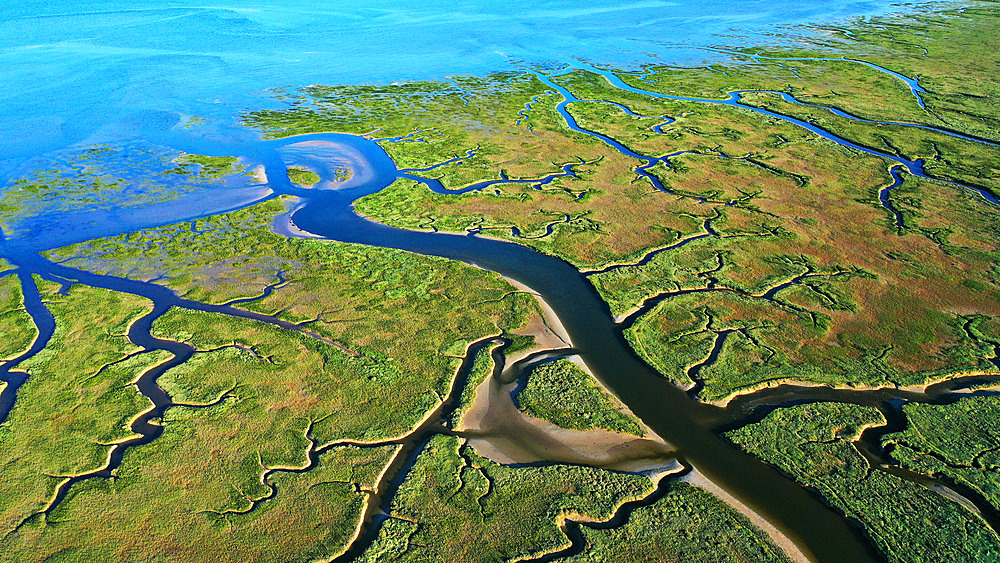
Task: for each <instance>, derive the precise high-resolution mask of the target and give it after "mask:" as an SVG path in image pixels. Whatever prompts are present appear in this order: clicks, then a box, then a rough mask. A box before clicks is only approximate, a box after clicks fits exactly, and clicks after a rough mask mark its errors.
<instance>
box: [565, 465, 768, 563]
mask: <svg viewBox="0 0 1000 563" xmlns="http://www.w3.org/2000/svg"><path fill="white" fill-rule="evenodd" d="M668 487H669V489H668V490H667V492H666V494H665V495H664V496H663V498H661V499H659V500H657V501H656V502H655V503H654V504H652V505H651V506H645V507H642V508H638V509H636V510H635V511H633V512H632V514H631V515H630V516H629V519H628V522H626V523H625V524H623V525H622V526H619V527H617V528H611V529H607V530H601V529H593V528H589V527H587V526H582V527H581V531H582V532H583V538H584V541H585V542H586V547H585V548H584V551H583V552H582V553H580V554H579V555H575V556H572V557H567V558H565V559H562V561H572V562H575V563H582V562H588V563H597V562H612V561H702V562H706V563H707V562H716V561H733V562H736V561H787V558H786V557H785V555H784V554H783V553H782V552H781V550H780V549H779V548H778V547H776V546H775V545H774V544H772V543H771V541H770V539H769V538H768V537H767V535H766V534H764V533H763V532H761V531H760V530H759V529H757V528H755V527H754V526H753V525H752V524H751V523H750V522H749V521H748V520H747V519H746V518H744V517H743V516H742V515H740V514H739V513H738V512H736V511H735V510H733V509H732V508H730V507H729V506H727V505H726V503H724V502H722V501H721V500H719V499H718V498H716V497H715V496H713V495H712V494H711V493H708V492H706V491H704V490H702V489H699V488H697V487H694V486H692V485H688V484H687V483H684V482H674V483H671V484H669V485H668Z"/></svg>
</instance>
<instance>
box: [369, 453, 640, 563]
mask: <svg viewBox="0 0 1000 563" xmlns="http://www.w3.org/2000/svg"><path fill="white" fill-rule="evenodd" d="M652 491H653V482H652V480H651V479H650V478H649V477H647V476H644V475H634V474H628V473H615V472H611V471H604V470H600V469H593V468H588V467H576V466H562V465H553V466H545V467H521V468H511V467H506V466H503V465H500V464H497V463H494V462H492V461H490V460H488V459H486V458H483V457H481V456H479V455H478V454H476V452H475V451H474V450H473V449H471V448H470V447H469V446H467V445H464V444H463V443H462V442H461V441H460V439H459V438H456V437H453V436H435V437H434V438H432V439H431V441H430V442H429V443H428V444H427V446H426V448H425V449H424V451H423V452H421V454H420V456H419V457H418V458H417V461H416V464H415V465H414V467H413V469H412V470H411V471H410V472H409V473H408V474H407V477H406V480H404V481H403V483H402V485H401V486H400V489H399V492H398V494H397V496H396V498H395V499H394V501H393V503H392V506H391V507H390V510H389V518H388V519H387V520H386V521H385V523H384V524H383V525H382V529H381V530H380V532H379V535H378V538H377V539H376V540H375V542H374V543H373V544H372V546H371V547H370V548H369V549H368V550H367V551H366V552H365V554H364V555H363V556H362V558H361V561H365V562H372V561H428V560H443V561H507V560H511V559H516V558H524V557H528V556H531V555H537V554H541V553H545V552H549V551H555V550H557V549H560V548H562V547H564V546H565V545H568V543H569V540H568V539H567V538H566V536H565V535H564V534H563V533H562V531H560V529H559V527H558V525H557V521H558V519H559V518H560V517H570V518H593V519H597V520H604V519H608V518H610V517H611V516H612V514H614V512H615V510H616V508H617V507H618V505H619V504H621V503H623V502H625V501H628V500H633V499H637V498H642V497H644V496H646V495H648V494H650V493H651V492H652Z"/></svg>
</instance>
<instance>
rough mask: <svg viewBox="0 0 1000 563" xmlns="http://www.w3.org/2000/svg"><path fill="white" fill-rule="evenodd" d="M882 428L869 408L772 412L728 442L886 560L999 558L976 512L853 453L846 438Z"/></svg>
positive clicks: (996, 542) (999, 548)
mask: <svg viewBox="0 0 1000 563" xmlns="http://www.w3.org/2000/svg"><path fill="white" fill-rule="evenodd" d="M883 423H884V419H883V418H882V416H881V414H880V413H879V412H878V411H877V410H875V409H873V408H870V407H861V406H857V405H844V404H837V403H819V404H814V405H803V406H797V407H790V408H785V409H780V410H777V411H775V412H773V413H771V414H770V415H768V416H767V417H766V418H765V419H764V420H763V421H761V422H760V423H757V424H751V425H749V426H745V427H743V428H741V429H739V430H735V431H732V432H729V433H728V434H727V435H726V436H727V437H728V438H729V439H730V440H732V441H733V442H735V443H736V444H737V445H738V446H740V447H741V448H743V449H745V450H747V451H748V452H750V453H752V454H754V455H756V456H759V457H760V458H762V459H763V460H764V461H766V462H768V463H771V464H773V465H775V466H777V467H778V468H779V469H781V470H782V471H784V472H785V473H787V474H789V475H791V476H792V477H793V478H794V479H795V480H796V481H798V482H800V483H801V484H803V485H805V486H808V487H811V488H813V489H815V490H816V491H818V492H819V494H821V495H822V496H823V498H824V499H826V500H827V502H829V503H830V504H832V505H833V506H834V507H836V508H837V509H838V510H840V511H843V512H844V513H845V514H846V515H847V516H848V517H849V518H852V519H854V520H856V521H858V522H859V523H861V525H862V526H863V527H864V529H865V531H866V532H867V533H868V534H869V535H870V536H871V538H872V540H873V541H874V542H875V545H876V546H877V547H878V548H879V549H880V550H881V551H882V552H883V553H884V554H885V556H886V557H887V558H888V559H889V560H890V561H941V560H948V561H986V560H993V559H996V558H998V557H1000V538H998V537H997V536H996V534H995V533H994V532H993V531H992V530H991V529H990V528H989V526H987V525H986V523H985V522H984V521H983V520H982V519H981V518H980V517H979V516H978V515H977V514H975V513H973V512H972V511H970V510H968V509H967V508H965V507H964V506H962V505H961V504H958V503H956V502H954V501H952V500H950V499H947V498H945V497H944V496H942V495H940V494H938V493H937V492H934V491H932V490H930V489H928V488H925V487H924V486H922V485H918V484H916V483H913V482H910V481H907V480H904V479H901V478H899V477H897V476H895V475H893V474H891V473H888V472H886V471H883V470H880V469H878V468H876V467H872V466H870V465H869V463H868V461H867V460H866V459H865V458H864V457H862V456H861V454H859V453H858V450H857V449H856V448H855V446H854V445H853V444H852V440H856V439H857V437H858V435H859V434H860V432H861V430H863V429H864V428H865V427H867V426H871V425H881V424H883Z"/></svg>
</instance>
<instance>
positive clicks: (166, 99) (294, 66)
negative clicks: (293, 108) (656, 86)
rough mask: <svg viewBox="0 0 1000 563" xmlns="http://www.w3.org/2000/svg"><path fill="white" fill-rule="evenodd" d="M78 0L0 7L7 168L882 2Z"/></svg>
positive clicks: (684, 44) (687, 54) (754, 34)
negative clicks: (401, 85) (341, 89)
mask: <svg viewBox="0 0 1000 563" xmlns="http://www.w3.org/2000/svg"><path fill="white" fill-rule="evenodd" d="M121 4H122V3H121V2H111V1H109V0H83V1H74V2H65V1H62V2H50V3H39V2H35V1H28V0H13V1H11V0H8V1H7V2H4V3H3V5H2V6H0V155H2V156H0V175H2V176H0V180H2V179H5V177H9V176H10V175H11V171H12V170H13V169H15V168H16V167H17V165H18V164H19V163H23V162H24V160H25V159H26V158H29V157H31V156H35V155H38V154H40V153H45V152H48V151H52V150H56V149H60V148H64V147H67V146H71V145H74V144H77V143H87V142H91V141H95V140H100V138H101V137H106V136H112V137H115V136H122V137H125V138H128V137H130V136H134V132H135V131H136V130H137V129H139V128H140V125H142V126H147V127H148V126H149V125H150V124H153V125H154V126H155V125H156V124H157V122H158V121H159V122H163V123H170V122H171V119H170V116H172V115H174V116H175V115H177V114H182V115H208V116H218V117H221V118H223V119H224V120H228V121H231V118H232V116H233V115H234V114H236V113H237V112H239V111H240V110H242V109H245V108H247V107H260V106H262V105H265V104H268V103H273V101H272V100H270V99H269V96H268V95H267V94H266V92H265V91H266V90H267V89H269V88H273V87H283V86H294V85H304V84H312V83H345V82H347V83H359V82H391V81H395V80H407V79H426V78H442V77H445V76H448V75H451V74H459V73H474V74H483V73H486V72H489V71H494V70H504V69H508V68H511V67H512V66H518V65H523V64H539V63H540V64H550V65H552V64H559V63H560V62H561V61H565V60H567V59H570V58H582V59H585V60H589V61H591V62H594V63H599V64H610V65H615V66H621V67H629V66H637V65H639V64H642V63H646V62H651V61H661V62H674V63H680V62H688V63H690V62H694V61H701V60H705V59H708V58H711V57H714V56H717V55H713V54H712V53H710V52H708V51H704V50H701V49H699V47H704V46H707V45H718V44H739V43H746V42H751V43H762V42H775V41H782V39H780V38H777V37H775V36H774V34H775V33H785V32H787V31H788V29H787V26H789V25H795V24H802V23H828V22H835V21H844V20H847V19H850V18H852V17H856V16H868V15H874V14H881V13H885V12H887V11H889V10H899V9H900V7H899V5H898V4H896V5H890V4H888V3H886V2H878V1H820V0H800V1H797V2H771V1H764V0H743V1H735V0H696V1H692V0H677V1H662V0H647V1H640V2H633V3H628V4H627V5H623V3H619V2H608V1H603V2H595V1H580V0H572V1H570V0H547V1H544V0H543V1H536V2H486V1H484V0H477V1H473V2H461V3H455V2H427V1H415V0H392V1H387V2H379V3H377V4H376V3H374V2H361V1H357V0H351V1H336V2H330V1H320V0H298V1H288V2H264V1H261V0H251V1H244V2H239V3H236V2H231V1H226V0H224V1H221V2H217V3H212V4H208V5H206V4H204V3H202V2H194V1H192V0H175V1H152V2H144V3H142V4H141V7H140V8H129V9H123V8H122V7H121Z"/></svg>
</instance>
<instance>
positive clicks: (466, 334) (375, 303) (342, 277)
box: [57, 201, 537, 390]
mask: <svg viewBox="0 0 1000 563" xmlns="http://www.w3.org/2000/svg"><path fill="white" fill-rule="evenodd" d="M284 210H285V207H284V205H283V204H282V203H281V202H279V201H269V202H265V203H262V204H258V205H256V206H254V207H251V208H248V209H244V210H241V211H236V212H233V213H228V214H225V215H221V216H218V217H213V218H209V219H203V220H200V221H198V223H197V226H198V229H196V230H192V229H188V228H184V227H180V226H172V227H164V228H161V229H155V230H149V231H142V232H139V233H134V234H132V235H126V236H122V237H116V238H112V239H102V240H98V241H94V242H91V243H86V244H83V245H76V246H74V247H69V248H65V249H61V250H59V251H58V253H57V255H60V256H66V257H76V259H75V260H73V261H72V262H71V264H73V265H77V266H81V267H84V268H85V269H88V270H92V271H99V272H102V273H113V274H118V275H130V276H135V275H142V276H143V277H148V278H155V277H158V276H161V275H163V276H165V278H166V279H165V280H164V282H163V283H165V284H166V285H168V286H169V287H171V288H173V289H175V290H177V291H178V293H181V294H183V295H184V296H185V297H188V298H191V299H195V300H198V301H203V302H209V303H224V302H227V301H229V300H231V299H237V298H239V299H253V298H254V297H262V296H263V295H264V293H265V289H266V288H267V287H268V286H273V292H272V293H270V295H269V296H268V297H266V298H263V297H262V298H261V299H258V300H254V301H252V302H247V303H242V304H240V305H239V306H240V307H245V308H249V309H252V310H254V311H258V312H261V313H264V314H268V315H275V316H276V317H278V318H281V319H284V320H287V321H289V322H293V323H300V324H301V326H302V328H304V329H308V330H310V331H313V332H315V333H317V334H318V335H320V336H322V337H324V338H328V339H331V340H334V341H336V342H338V343H340V344H341V345H343V346H344V347H345V348H347V349H349V350H352V351H354V352H355V353H357V354H358V359H357V361H359V362H360V361H364V362H369V363H370V364H371V366H372V368H371V369H373V370H377V371H379V372H380V373H383V374H384V375H385V376H386V377H385V378H383V379H382V381H383V382H384V383H385V384H389V383H390V382H391V381H393V378H394V377H399V376H400V374H417V373H419V374H422V377H424V378H427V379H426V380H425V381H427V383H428V385H429V387H428V385H424V386H421V387H422V388H426V389H430V388H433V389H438V390H440V389H441V388H442V386H443V385H445V384H446V383H447V382H448V381H450V380H451V377H452V372H453V370H454V368H455V366H456V365H457V363H458V360H456V359H455V358H453V357H449V356H448V355H447V354H445V353H442V351H444V350H454V349H455V347H456V346H457V347H458V349H464V347H465V346H466V345H467V344H468V343H470V342H472V341H475V340H478V339H480V338H482V337H484V336H487V335H491V334H500V333H502V332H504V331H505V330H516V329H517V328H519V327H520V326H521V325H522V324H523V323H524V322H526V321H527V318H528V314H529V313H531V312H533V311H535V310H536V309H537V305H536V303H535V301H534V300H533V298H531V297H530V296H528V295H526V294H524V293H521V292H518V291H516V290H515V289H514V288H513V287H512V286H510V284H508V283H507V282H506V281H504V280H503V279H502V278H500V276H498V275H496V274H493V273H489V272H485V271H483V270H480V269H477V268H473V267H470V266H467V265H464V264H461V263H458V262H454V261H449V260H445V259H441V258H433V257H423V256H418V255H416V254H412V253H409V252H403V251H396V250H388V249H381V248H372V247H364V246H360V245H354V244H344V243H338V242H333V241H323V240H314V239H289V238H286V237H283V236H281V235H278V234H275V233H273V232H272V231H271V230H270V229H269V225H270V222H271V221H272V219H273V217H274V216H275V215H278V214H280V213H282V212H284ZM140 243H142V244H140ZM144 246H145V248H144ZM179 256H183V259H178V257H179ZM279 277H281V278H283V279H284V281H283V282H282V281H280V280H279ZM429 318H433V319H438V320H439V322H438V323H436V324H435V325H434V326H433V327H432V326H429V325H428V324H427V322H426V319H429ZM431 381H435V382H436V383H433V384H432V383H430V382H431Z"/></svg>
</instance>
